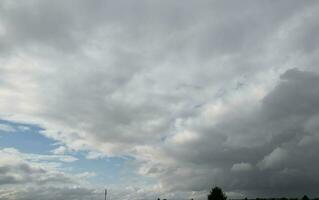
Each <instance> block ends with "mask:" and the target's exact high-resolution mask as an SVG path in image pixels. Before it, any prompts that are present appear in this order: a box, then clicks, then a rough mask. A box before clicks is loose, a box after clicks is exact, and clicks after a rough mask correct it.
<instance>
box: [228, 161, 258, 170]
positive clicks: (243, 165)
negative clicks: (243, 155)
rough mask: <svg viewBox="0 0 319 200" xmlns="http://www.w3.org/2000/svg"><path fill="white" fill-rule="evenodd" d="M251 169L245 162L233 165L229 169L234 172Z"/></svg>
mask: <svg viewBox="0 0 319 200" xmlns="http://www.w3.org/2000/svg"><path fill="white" fill-rule="evenodd" d="M252 169H253V166H252V165H251V164H250V163H245V162H241V163H235V164H234V165H233V166H232V168H231V170H232V171H235V172H240V171H250V170H252Z"/></svg>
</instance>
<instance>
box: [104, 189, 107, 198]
mask: <svg viewBox="0 0 319 200" xmlns="http://www.w3.org/2000/svg"><path fill="white" fill-rule="evenodd" d="M104 194H105V200H106V195H107V189H105V193H104Z"/></svg>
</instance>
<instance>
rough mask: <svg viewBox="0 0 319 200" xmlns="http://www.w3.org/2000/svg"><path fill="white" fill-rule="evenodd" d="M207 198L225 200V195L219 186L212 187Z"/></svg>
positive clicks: (209, 199)
mask: <svg viewBox="0 0 319 200" xmlns="http://www.w3.org/2000/svg"><path fill="white" fill-rule="evenodd" d="M208 200H227V196H226V195H225V193H224V192H223V190H222V189H221V188H219V187H214V188H212V190H211V191H210V193H209V195H208Z"/></svg>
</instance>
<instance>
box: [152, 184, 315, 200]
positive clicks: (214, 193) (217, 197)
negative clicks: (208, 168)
mask: <svg viewBox="0 0 319 200" xmlns="http://www.w3.org/2000/svg"><path fill="white" fill-rule="evenodd" d="M207 199H208V200H227V196H226V194H225V193H224V192H223V190H222V189H221V188H220V187H214V188H212V189H211V191H210V192H209V194H208V196H207ZM157 200H161V199H160V198H158V199H157ZM163 200H167V199H163ZM190 200H194V199H190ZM229 200H231V199H229ZM234 200H235V199H234ZM236 200H238V199H236ZM243 200H319V198H313V199H309V197H308V196H307V195H304V196H303V197H302V198H300V199H299V198H286V197H282V198H254V199H247V198H244V199H243Z"/></svg>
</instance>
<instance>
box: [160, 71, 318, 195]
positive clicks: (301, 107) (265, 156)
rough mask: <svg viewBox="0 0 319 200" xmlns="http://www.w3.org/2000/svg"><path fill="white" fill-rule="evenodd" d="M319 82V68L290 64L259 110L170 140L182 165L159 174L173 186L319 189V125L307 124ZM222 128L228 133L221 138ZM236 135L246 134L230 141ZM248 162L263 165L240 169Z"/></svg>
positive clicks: (279, 191) (265, 191) (258, 191)
mask: <svg viewBox="0 0 319 200" xmlns="http://www.w3.org/2000/svg"><path fill="white" fill-rule="evenodd" d="M317 85H319V75H318V74H314V73H310V72H304V71H299V70H296V69H292V70H288V71H287V72H285V73H284V74H283V75H282V76H281V81H280V83H279V84H278V85H277V86H276V87H275V88H274V89H273V90H272V91H271V92H269V93H268V94H267V95H266V96H265V97H264V99H263V100H262V101H261V106H258V107H256V108H255V109H254V111H253V112H250V113H248V114H245V115H240V116H236V117H234V118H232V120H231V121H228V120H227V119H229V118H225V119H224V121H221V122H220V123H219V124H218V125H217V126H213V127H211V128H210V129H209V130H206V133H202V134H200V135H199V137H200V138H199V139H197V141H196V142H194V141H191V142H189V143H185V144H181V145H178V144H175V146H167V148H168V149H167V152H168V155H169V156H173V157H174V159H176V165H175V167H176V168H172V169H168V170H169V171H170V173H169V174H166V175H165V174H164V175H159V177H160V180H161V181H163V184H164V185H170V186H172V184H171V182H172V181H173V180H175V183H177V185H174V186H173V187H176V188H179V189H183V190H191V189H192V188H197V189H198V190H205V189H206V187H207V186H208V185H210V184H219V185H222V186H224V187H225V188H227V190H229V191H239V192H241V193H242V194H248V195H249V194H250V195H251V194H255V195H262V196H264V195H266V196H267V195H270V194H272V195H274V196H280V195H284V194H289V195H292V196H293V195H298V194H301V193H309V194H313V195H318V193H317V192H315V188H316V187H317V186H318V183H319V180H318V179H317V178H316V177H318V173H317V170H315V169H316V168H317V167H318V164H319V163H318V162H316V161H315V160H314V157H315V155H316V152H317V151H318V148H317V147H315V146H313V145H314V144H315V143H316V144H317V141H318V140H317V139H316V138H317V132H318V129H315V130H314V129H310V130H311V131H309V129H308V128H307V127H308V126H309V125H308V124H313V123H314V121H313V120H315V121H316V119H317V116H318V111H319V110H318V109H319V106H318V102H319V96H318V94H319V91H318V87H316V86H317ZM231 113H232V112H231ZM234 121H237V122H234ZM247 123H248V124H247ZM218 127H219V128H218ZM315 127H316V128H317V126H315ZM243 128H244V130H243ZM221 129H222V130H223V135H224V138H223V139H222V140H219V137H220V136H219V135H220V134H221V133H220V130H221ZM195 130H196V129H195ZM246 134H248V135H249V138H247V137H246V136H245V135H246ZM252 136H256V137H255V138H256V139H257V141H258V142H252V141H253V140H252V141H251V137H252ZM233 137H234V138H235V140H236V139H237V138H242V139H241V140H240V141H239V142H240V143H237V144H236V145H234V143H229V142H228V141H230V140H232V138H233ZM253 138H254V137H253ZM310 138H314V142H313V143H311V142H309V139H310ZM305 141H307V142H309V143H307V142H305ZM251 143H253V144H251ZM300 143H301V144H303V145H301V144H300ZM184 145H185V146H184ZM245 162H248V163H251V164H252V165H254V166H256V167H257V168H252V167H249V170H235V168H241V167H240V166H243V165H245V164H243V163H245ZM238 163H241V164H238ZM236 166H237V167H236ZM245 166H246V165H245ZM179 168H182V169H183V168H185V169H188V170H189V172H190V173H189V174H188V175H185V176H182V175H179V174H178V170H177V169H179ZM213 170H217V173H213ZM197 171H199V172H200V174H197ZM232 171H233V172H232ZM235 171H236V173H235ZM201 173H202V174H201ZM193 177H197V178H196V179H195V180H194V179H193ZM188 179H189V180H188ZM197 179H198V180H197ZM176 180H178V181H176ZM178 183H180V184H178ZM185 183H187V184H188V185H187V184H185ZM196 186H197V187H196ZM200 186H201V187H200ZM176 188H171V189H173V190H174V189H176Z"/></svg>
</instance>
